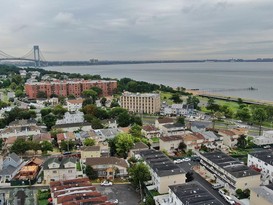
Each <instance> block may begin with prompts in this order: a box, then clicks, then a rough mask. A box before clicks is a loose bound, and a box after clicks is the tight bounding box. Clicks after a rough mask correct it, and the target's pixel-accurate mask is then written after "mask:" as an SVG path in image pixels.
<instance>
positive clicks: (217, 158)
mask: <svg viewBox="0 0 273 205" xmlns="http://www.w3.org/2000/svg"><path fill="white" fill-rule="evenodd" d="M201 155H203V156H204V157H205V158H207V159H208V160H209V161H211V162H213V163H214V164H217V165H218V166H219V167H221V168H222V169H224V170H225V171H227V172H228V173H230V174H231V175H232V176H234V177H236V178H241V177H247V176H253V175H259V174H260V173H259V172H257V171H255V170H252V169H250V168H249V167H248V166H246V165H244V164H243V163H241V162H240V161H238V160H237V159H235V158H233V157H231V156H229V155H227V154H225V153H223V152H210V153H201Z"/></svg>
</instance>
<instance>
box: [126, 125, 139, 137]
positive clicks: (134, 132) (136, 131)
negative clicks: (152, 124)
mask: <svg viewBox="0 0 273 205" xmlns="http://www.w3.org/2000/svg"><path fill="white" fill-rule="evenodd" d="M129 133H130V134H131V135H132V136H133V137H141V127H140V126H139V125H137V124H134V125H133V126H132V127H131V128H130V130H129Z"/></svg>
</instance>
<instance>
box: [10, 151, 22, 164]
mask: <svg viewBox="0 0 273 205" xmlns="http://www.w3.org/2000/svg"><path fill="white" fill-rule="evenodd" d="M8 157H10V158H11V159H12V160H13V161H15V162H17V163H18V162H20V160H21V159H20V157H19V156H18V155H17V154H15V153H14V152H12V153H11V154H9V156H8Z"/></svg>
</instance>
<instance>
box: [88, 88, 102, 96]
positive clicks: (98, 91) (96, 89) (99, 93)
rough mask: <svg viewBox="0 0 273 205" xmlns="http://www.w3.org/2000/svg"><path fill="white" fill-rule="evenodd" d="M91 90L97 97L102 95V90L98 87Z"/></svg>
mask: <svg viewBox="0 0 273 205" xmlns="http://www.w3.org/2000/svg"><path fill="white" fill-rule="evenodd" d="M91 90H94V91H95V92H96V93H97V96H101V95H102V89H101V88H99V87H92V88H91Z"/></svg>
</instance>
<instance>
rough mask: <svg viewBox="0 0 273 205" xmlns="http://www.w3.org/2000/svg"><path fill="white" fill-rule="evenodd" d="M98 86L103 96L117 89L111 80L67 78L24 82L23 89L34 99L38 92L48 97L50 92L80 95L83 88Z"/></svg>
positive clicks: (59, 94)
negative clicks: (65, 79) (66, 79)
mask: <svg viewBox="0 0 273 205" xmlns="http://www.w3.org/2000/svg"><path fill="white" fill-rule="evenodd" d="M92 87H98V88H100V89H101V90H102V95H103V96H109V95H112V94H113V93H114V92H115V90H116V89H117V81H115V80H111V81H106V80H69V81H60V80H57V81H52V82H49V81H42V82H32V83H26V84H25V91H26V94H27V96H28V98H30V99H36V98H37V94H38V93H39V92H44V93H45V94H46V96H47V97H48V98H49V97H50V96H51V95H52V94H55V95H58V96H64V97H66V96H68V95H74V96H75V97H80V96H81V95H82V92H83V91H84V90H88V89H91V88H92Z"/></svg>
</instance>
